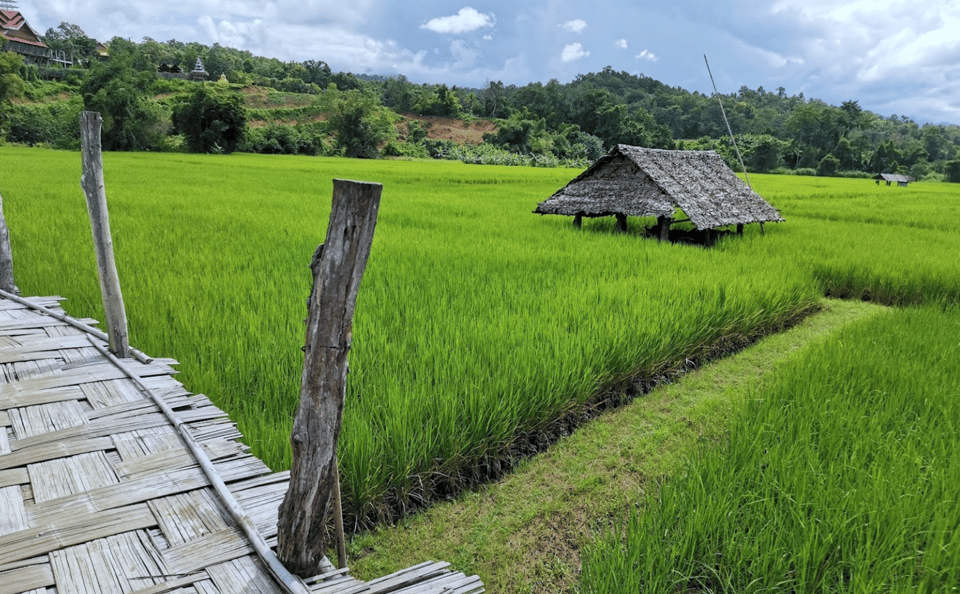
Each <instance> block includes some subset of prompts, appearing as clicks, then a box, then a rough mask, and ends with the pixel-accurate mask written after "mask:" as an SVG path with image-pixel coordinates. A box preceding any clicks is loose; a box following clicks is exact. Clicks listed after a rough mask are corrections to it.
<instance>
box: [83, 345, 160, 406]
mask: <svg viewBox="0 0 960 594" xmlns="http://www.w3.org/2000/svg"><path fill="white" fill-rule="evenodd" d="M87 344H90V343H89V342H88V343H87ZM80 389H81V390H82V391H83V395H84V396H86V398H87V400H88V401H89V402H90V405H91V406H93V408H95V409H104V408H109V407H112V406H117V405H120V404H129V403H133V402H143V401H144V400H145V399H144V397H143V394H141V393H140V390H138V389H137V387H136V386H135V385H134V384H133V383H132V382H130V381H129V380H127V379H122V380H111V381H103V382H96V383H92V384H83V385H82V386H80Z"/></svg>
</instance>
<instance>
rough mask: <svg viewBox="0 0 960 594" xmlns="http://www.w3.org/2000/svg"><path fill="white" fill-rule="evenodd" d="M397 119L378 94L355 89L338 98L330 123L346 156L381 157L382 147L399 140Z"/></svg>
mask: <svg viewBox="0 0 960 594" xmlns="http://www.w3.org/2000/svg"><path fill="white" fill-rule="evenodd" d="M327 92H330V90H328V91H327ZM395 119H396V115H395V114H394V113H393V112H391V111H390V110H388V109H385V108H384V107H383V106H382V105H381V104H380V99H379V98H378V97H377V96H376V95H375V94H373V93H371V92H369V91H359V90H355V89H354V90H350V91H347V92H345V93H342V94H341V95H340V96H339V97H338V98H337V99H336V101H335V102H334V104H333V106H332V109H331V111H330V115H329V120H328V124H329V126H330V129H331V131H333V132H335V133H336V135H337V145H336V146H337V149H338V150H340V151H341V152H342V153H343V154H344V155H345V156H347V157H364V158H377V157H379V156H380V146H381V145H382V144H384V143H385V142H387V141H389V140H393V139H394V138H396V135H397V129H396V128H395V127H394V125H393V123H394V120H395Z"/></svg>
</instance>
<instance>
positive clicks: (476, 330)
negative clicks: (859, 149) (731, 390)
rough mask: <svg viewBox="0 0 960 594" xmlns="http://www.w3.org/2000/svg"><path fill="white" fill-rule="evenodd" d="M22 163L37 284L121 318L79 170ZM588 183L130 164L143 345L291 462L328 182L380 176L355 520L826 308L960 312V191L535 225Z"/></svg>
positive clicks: (248, 165) (27, 245) (769, 187)
mask: <svg viewBox="0 0 960 594" xmlns="http://www.w3.org/2000/svg"><path fill="white" fill-rule="evenodd" d="M0 158H2V159H3V164H4V167H3V171H2V173H0V193H2V195H3V199H4V208H5V211H6V215H7V220H8V224H9V226H10V228H11V236H12V241H13V250H14V262H15V267H16V268H15V272H16V278H17V282H18V284H19V286H20V288H21V289H22V290H23V291H24V293H25V294H60V295H63V296H65V297H67V298H68V301H67V303H66V307H67V309H68V311H70V312H71V313H72V314H73V315H76V316H78V317H82V316H90V317H96V318H98V319H102V312H101V311H100V307H99V305H98V301H99V291H98V289H97V281H96V274H95V270H94V264H93V262H94V259H93V254H92V248H91V246H90V231H89V223H88V222H87V219H86V214H85V211H84V202H83V198H82V194H81V192H80V189H79V183H78V180H79V175H80V161H79V155H77V154H76V153H68V152H53V151H41V150H29V149H22V148H13V147H2V148H0ZM577 173H578V172H577V171H574V170H555V169H532V168H507V167H495V166H483V167H480V166H468V165H463V164H460V163H450V162H422V163H421V162H396V161H376V162H373V161H351V160H343V159H322V158H295V157H270V156H253V155H233V156H228V157H224V156H194V155H170V154H160V155H146V154H108V155H106V156H105V178H106V184H107V196H108V200H109V203H110V214H111V224H112V227H113V233H114V246H115V250H116V253H117V262H118V268H119V272H120V276H121V283H122V284H123V290H124V297H125V300H126V303H127V312H128V315H129V316H130V326H131V343H132V344H134V345H135V346H137V347H138V348H140V349H141V350H144V351H145V352H147V353H150V354H153V355H156V356H170V357H174V358H177V359H178V360H179V361H181V365H180V369H181V370H182V377H181V380H182V381H183V382H184V383H185V384H186V386H187V387H188V389H191V390H192V391H195V392H203V393H206V394H208V395H209V396H210V397H211V398H212V399H213V400H214V401H215V402H216V403H217V404H218V405H219V406H221V407H222V408H224V410H226V411H227V412H228V413H229V414H230V415H231V417H232V418H233V419H234V420H235V421H236V422H237V423H238V426H239V428H240V430H241V431H242V432H243V433H244V435H245V436H246V437H247V440H248V443H249V444H250V445H251V447H252V448H253V449H254V453H255V454H257V455H258V456H260V457H261V458H263V459H264V460H265V461H267V463H268V464H270V465H271V466H272V467H273V468H275V469H282V468H285V467H288V466H289V463H290V459H289V445H288V437H289V429H290V425H291V422H292V416H293V413H294V411H295V406H296V400H297V389H298V385H299V373H300V369H301V365H302V353H301V352H300V348H299V347H300V346H301V344H302V341H303V324H302V320H303V318H304V316H305V306H304V302H305V299H306V296H307V293H308V292H309V283H310V275H309V270H308V268H307V264H308V262H309V258H310V256H311V255H312V253H313V250H314V248H315V247H316V244H318V243H320V242H322V241H323V237H322V233H323V231H324V229H325V228H326V217H327V215H328V209H329V202H330V194H331V191H332V184H331V181H330V180H331V179H332V178H334V177H340V178H351V179H363V180H367V181H376V182H380V183H382V184H383V185H384V194H383V201H382V205H381V210H380V220H379V222H378V226H377V234H376V237H375V239H374V244H373V252H372V254H371V257H370V261H369V263H368V266H367V271H366V274H365V277H364V280H363V284H362V286H361V288H360V293H359V297H358V304H357V312H356V319H355V327H354V343H353V351H352V353H351V359H350V363H351V373H350V376H349V386H348V395H347V403H346V409H345V412H344V427H343V433H342V436H341V447H340V464H341V469H342V472H343V475H344V477H343V481H344V485H343V488H344V494H345V504H346V506H347V510H346V511H347V514H348V518H349V522H350V523H352V525H354V526H363V525H367V524H369V523H371V522H375V521H382V520H388V519H391V518H394V517H396V515H397V514H398V513H401V512H403V511H404V510H409V509H412V508H415V507H417V506H419V505H421V504H423V503H424V502H425V501H428V500H430V499H431V498H434V497H437V496H442V495H446V494H449V493H452V492H455V491H456V490H458V489H459V488H461V487H462V486H463V485H465V484H469V483H471V482H472V481H476V480H482V479H485V478H487V477H489V476H491V475H496V474H497V473H499V472H502V469H503V468H504V467H506V466H507V465H509V463H510V461H511V460H512V458H513V456H515V455H516V453H517V452H518V451H522V450H524V448H527V449H529V448H528V446H529V443H530V441H531V439H532V437H531V436H535V435H536V434H537V433H538V432H540V431H543V430H544V429H546V428H548V427H549V426H551V424H553V423H555V422H556V421H557V420H558V419H561V418H564V417H569V416H574V417H575V416H577V415H578V414H579V413H580V412H581V411H582V410H583V409H584V408H586V407H589V406H590V405H591V404H592V403H593V402H594V401H595V400H596V399H597V398H598V396H599V395H600V394H602V393H603V391H604V390H606V389H607V388H609V387H611V386H614V385H617V384H618V383H620V382H622V381H624V380H627V379H628V378H632V377H636V376H640V377H652V376H654V375H657V374H659V373H662V372H664V371H666V370H669V369H672V368H675V367H677V366H679V365H682V364H683V363H684V361H686V360H689V359H695V358H698V357H702V356H704V355H706V354H708V353H711V352H714V351H716V350H717V349H722V348H723V347H724V345H729V344H734V343H739V342H742V341H744V340H748V339H750V338H752V337H755V336H758V335H761V334H763V333H766V332H770V331H773V330H775V329H777V328H779V327H781V326H782V325H784V324H786V323H789V322H790V321H792V320H795V319H796V318H797V317H799V316H802V315H804V314H805V313H806V312H809V311H810V310H811V309H812V308H815V307H816V304H817V302H818V300H819V298H820V296H821V295H824V294H830V295H834V296H843V297H855V298H869V299H872V300H876V301H880V302H883V303H888V304H904V303H909V304H920V303H950V302H956V299H957V291H958V289H957V287H958V286H960V283H958V282H957V279H960V271H958V270H957V267H958V266H960V264H958V262H957V259H956V258H955V257H953V256H949V254H956V253H958V248H960V245H958V244H960V240H958V239H957V237H958V236H960V234H958V233H957V231H958V229H957V227H958V226H960V224H958V223H956V222H955V221H957V217H956V216H951V215H956V211H957V209H958V203H960V191H958V189H957V188H955V187H953V186H948V185H932V184H914V185H911V186H910V187H908V188H887V187H883V186H879V187H878V186H874V185H873V184H872V182H869V181H865V180H824V179H819V178H798V177H776V176H751V180H752V181H753V182H754V184H755V186H756V188H757V189H758V191H759V192H760V193H761V194H762V195H763V196H765V197H766V198H767V199H768V200H769V201H770V202H772V203H773V204H774V205H775V206H777V207H778V208H780V210H781V213H782V214H783V215H784V216H785V218H786V219H787V222H786V223H783V224H780V225H767V227H766V234H765V235H761V234H760V230H759V229H757V228H753V227H748V229H747V233H746V235H745V236H744V237H743V238H736V239H735V238H731V240H725V241H721V242H720V243H719V244H718V245H717V246H715V247H713V248H711V249H701V248H696V247H692V246H685V245H670V244H660V243H658V242H655V241H649V240H646V239H643V238H641V237H640V226H641V225H642V224H643V221H637V220H631V221H630V226H631V229H630V232H629V233H627V234H616V233H614V232H613V222H612V221H604V220H593V221H587V222H586V223H585V225H584V228H583V230H581V231H577V230H575V229H574V228H573V226H572V225H571V223H570V220H568V219H565V218H560V217H538V216H535V215H532V214H531V213H530V211H532V210H533V208H534V207H535V206H536V204H537V202H539V201H540V200H543V199H544V198H546V197H548V196H549V195H550V194H552V193H553V192H554V191H555V190H556V189H558V188H559V187H561V186H562V185H563V184H565V183H566V182H567V181H569V180H570V179H571V178H572V177H574V176H575V175H576V174H577ZM12 176H15V177H16V179H15V180H11V177H12ZM651 222H652V221H651ZM585 573H586V570H585ZM598 589H601V590H602V588H599V587H598Z"/></svg>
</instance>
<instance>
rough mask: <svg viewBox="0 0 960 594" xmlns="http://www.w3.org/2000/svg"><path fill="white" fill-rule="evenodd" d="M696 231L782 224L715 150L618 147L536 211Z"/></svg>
mask: <svg viewBox="0 0 960 594" xmlns="http://www.w3.org/2000/svg"><path fill="white" fill-rule="evenodd" d="M676 207H679V208H680V209H681V210H683V212H684V213H686V215H687V216H688V217H690V222H691V223H693V224H694V225H695V226H696V228H697V229H713V228H716V227H724V226H726V225H736V224H747V223H762V222H769V221H782V220H783V218H781V217H780V213H778V212H777V210H776V209H775V208H773V207H772V206H770V204H768V203H767V202H766V201H765V200H764V199H763V198H761V197H760V195H758V194H757V193H756V192H754V191H753V190H751V189H750V187H749V186H747V184H746V183H744V182H743V180H741V179H740V178H739V177H737V175H736V174H735V173H734V172H733V171H732V170H731V169H730V168H729V167H727V164H726V163H724V162H723V159H721V158H720V155H718V154H717V153H715V152H713V151H667V150H660V149H649V148H641V147H636V146H628V145H625V144H618V145H617V146H615V147H613V148H612V149H611V150H610V152H609V153H607V154H606V155H605V156H603V157H601V158H600V159H598V160H597V161H596V162H595V163H594V164H593V165H591V166H590V167H589V168H588V169H587V170H586V171H584V172H583V173H581V174H580V175H579V176H577V177H576V178H575V179H574V180H573V181H571V182H570V183H569V184H567V185H566V186H565V187H563V188H562V189H561V190H559V191H558V192H557V193H556V194H554V195H553V196H551V197H550V198H548V199H547V200H544V201H543V202H541V203H540V204H538V205H537V209H536V210H534V211H533V212H535V213H539V214H559V215H568V216H576V215H581V216H585V217H603V216H612V215H615V214H622V215H627V216H636V217H648V216H656V217H660V216H666V217H670V216H673V214H674V212H675V208H676Z"/></svg>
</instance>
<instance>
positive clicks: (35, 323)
mask: <svg viewBox="0 0 960 594" xmlns="http://www.w3.org/2000/svg"><path fill="white" fill-rule="evenodd" d="M65 325H66V322H62V321H60V320H58V319H56V318H48V317H46V316H36V317H30V318H27V319H23V320H0V332H3V333H4V334H10V333H12V332H14V331H16V330H40V329H43V328H47V327H49V326H65Z"/></svg>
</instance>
